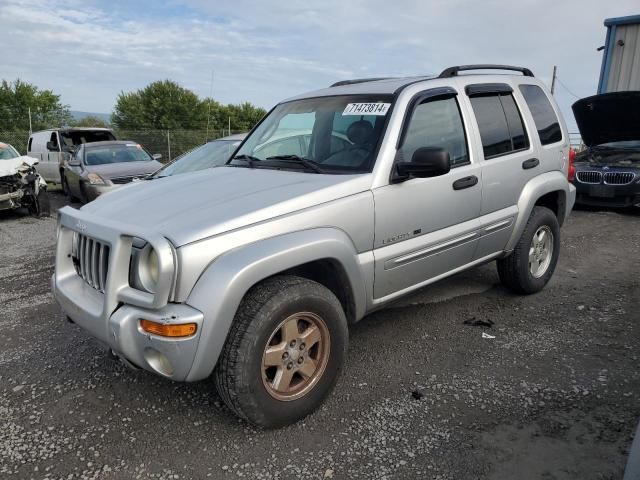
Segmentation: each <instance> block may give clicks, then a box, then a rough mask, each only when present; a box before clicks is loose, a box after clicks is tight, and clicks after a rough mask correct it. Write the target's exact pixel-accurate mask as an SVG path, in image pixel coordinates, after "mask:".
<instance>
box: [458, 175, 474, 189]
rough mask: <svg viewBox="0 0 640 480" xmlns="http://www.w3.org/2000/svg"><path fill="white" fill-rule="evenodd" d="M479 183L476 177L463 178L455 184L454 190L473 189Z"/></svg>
mask: <svg viewBox="0 0 640 480" xmlns="http://www.w3.org/2000/svg"><path fill="white" fill-rule="evenodd" d="M477 183H478V177H476V176H475V175H471V176H469V177H463V178H461V179H459V180H456V181H455V182H453V189H454V190H462V189H463V188H469V187H473V186H474V185H475V184H477Z"/></svg>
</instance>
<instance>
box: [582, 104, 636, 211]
mask: <svg viewBox="0 0 640 480" xmlns="http://www.w3.org/2000/svg"><path fill="white" fill-rule="evenodd" d="M572 109H573V113H574V115H575V118H576V122H577V123H578V128H579V129H580V134H581V135H582V140H583V142H584V143H585V145H586V146H587V149H586V150H584V151H582V152H579V153H578V154H577V155H576V157H575V168H576V174H575V179H574V180H573V183H574V185H575V186H576V190H577V197H576V203H581V204H585V205H594V206H610V207H630V206H633V205H636V206H640V92H615V93H605V94H602V95H595V96H592V97H587V98H583V99H581V100H578V101H577V102H576V103H574V104H573V106H572Z"/></svg>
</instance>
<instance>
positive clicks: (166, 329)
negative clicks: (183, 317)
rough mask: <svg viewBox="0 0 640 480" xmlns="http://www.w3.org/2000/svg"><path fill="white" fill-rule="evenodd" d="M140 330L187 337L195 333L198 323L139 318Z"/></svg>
mask: <svg viewBox="0 0 640 480" xmlns="http://www.w3.org/2000/svg"><path fill="white" fill-rule="evenodd" d="M140 326H141V327H142V330H144V331H145V332H147V333H153V334H154V335H159V336H161V337H189V336H191V335H193V334H194V333H196V330H198V325H197V324H195V323H179V324H165V323H158V322H152V321H151V320H144V319H142V318H141V319H140Z"/></svg>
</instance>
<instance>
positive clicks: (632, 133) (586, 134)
mask: <svg viewBox="0 0 640 480" xmlns="http://www.w3.org/2000/svg"><path fill="white" fill-rule="evenodd" d="M571 108H572V109H573V114H574V116H575V118H576V123H577V124H578V129H579V130H580V135H582V141H583V142H584V143H585V145H587V146H588V147H593V146H595V145H601V144H603V143H609V142H622V141H629V140H640V92H614V93H604V94H602V95H594V96H592V97H587V98H583V99H581V100H578V101H577V102H576V103H574V104H573V105H572V106H571Z"/></svg>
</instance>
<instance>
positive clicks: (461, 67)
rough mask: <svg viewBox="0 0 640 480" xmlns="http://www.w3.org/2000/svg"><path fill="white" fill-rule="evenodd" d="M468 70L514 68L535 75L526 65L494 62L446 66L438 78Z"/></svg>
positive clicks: (452, 75)
mask: <svg viewBox="0 0 640 480" xmlns="http://www.w3.org/2000/svg"><path fill="white" fill-rule="evenodd" d="M467 70H513V71H514V72H522V74H523V75H524V76H525V77H533V76H534V75H533V72H532V71H531V70H529V69H528V68H525V67H514V66H512V65H494V64H492V63H487V64H479V65H458V66H456V67H449V68H445V69H444V70H443V71H442V73H441V74H440V75H438V78H449V77H456V76H457V75H458V73H459V72H462V71H467Z"/></svg>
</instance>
